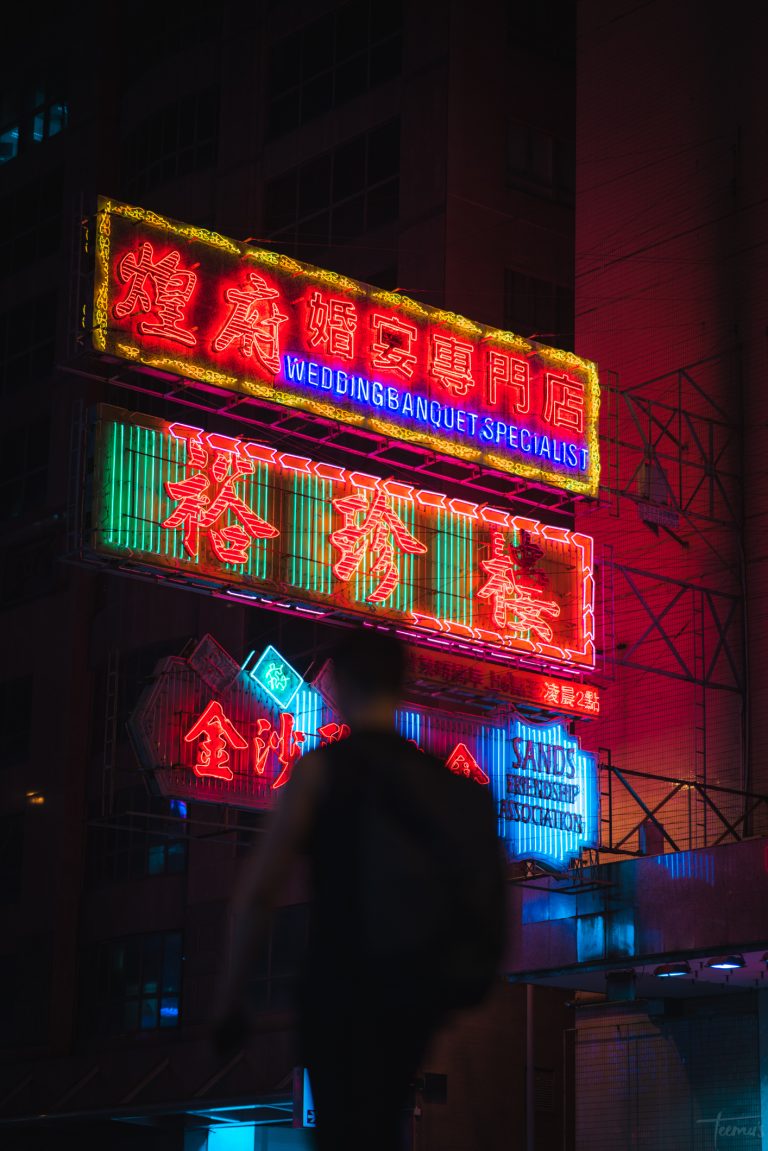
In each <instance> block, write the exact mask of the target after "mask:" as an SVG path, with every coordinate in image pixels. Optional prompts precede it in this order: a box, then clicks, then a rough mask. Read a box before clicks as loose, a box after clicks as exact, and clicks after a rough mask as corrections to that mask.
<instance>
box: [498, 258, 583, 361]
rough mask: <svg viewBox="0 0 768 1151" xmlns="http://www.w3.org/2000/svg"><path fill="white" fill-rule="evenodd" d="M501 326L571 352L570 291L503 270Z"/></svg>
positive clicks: (572, 311) (569, 289) (572, 331)
mask: <svg viewBox="0 0 768 1151" xmlns="http://www.w3.org/2000/svg"><path fill="white" fill-rule="evenodd" d="M504 326H505V328H508V329H509V330H510V331H513V332H517V333H518V334H519V335H521V336H526V337H529V338H535V339H537V340H539V341H540V342H541V343H543V344H553V345H555V346H556V347H558V348H564V349H565V350H572V349H573V334H574V298H573V289H572V288H566V287H563V285H562V284H555V283H552V282H551V281H550V280H539V279H537V278H536V277H535V276H527V275H525V274H524V273H522V272H515V271H512V270H511V269H509V268H507V270H506V271H505V273H504Z"/></svg>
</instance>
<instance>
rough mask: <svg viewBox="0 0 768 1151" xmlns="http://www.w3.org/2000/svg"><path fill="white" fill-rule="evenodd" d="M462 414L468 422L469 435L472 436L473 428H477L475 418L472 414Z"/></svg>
mask: <svg viewBox="0 0 768 1151" xmlns="http://www.w3.org/2000/svg"><path fill="white" fill-rule="evenodd" d="M464 414H465V415H466V417H467V421H468V422H469V434H470V435H471V436H473V435H474V434H475V428H476V427H477V416H476V415H475V413H474V412H465V413H464Z"/></svg>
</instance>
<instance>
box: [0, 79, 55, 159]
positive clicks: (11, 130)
mask: <svg viewBox="0 0 768 1151" xmlns="http://www.w3.org/2000/svg"><path fill="white" fill-rule="evenodd" d="M62 88H63V85H62V82H61V80H60V79H57V78H53V77H51V78H50V79H49V80H47V81H46V82H45V83H34V84H31V85H29V84H28V85H26V86H25V87H23V88H20V89H18V90H17V91H15V92H9V93H7V94H6V95H5V96H4V98H3V101H2V107H0V164H5V163H7V162H8V161H9V160H15V159H16V157H17V156H18V155H19V154H20V153H21V152H24V151H25V150H26V149H28V148H31V147H34V146H35V145H36V144H40V143H42V141H43V140H49V139H50V138H51V137H52V136H58V135H59V133H60V132H63V131H64V129H65V128H66V126H67V124H68V123H69V107H68V105H67V104H66V102H65V101H64V99H63V94H62Z"/></svg>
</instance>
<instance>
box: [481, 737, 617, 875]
mask: <svg viewBox="0 0 768 1151" xmlns="http://www.w3.org/2000/svg"><path fill="white" fill-rule="evenodd" d="M509 736H510V752H511V754H510V757H509V760H508V767H507V771H506V775H505V779H504V784H503V788H502V789H501V792H500V793H497V794H498V795H499V815H500V818H501V822H502V825H503V831H502V834H503V836H504V838H505V839H506V840H508V841H509V842H510V843H512V844H514V852H515V855H516V856H517V857H518V858H521V859H537V860H539V861H540V862H542V863H548V864H551V865H555V866H562V865H563V864H565V863H566V862H567V861H568V860H569V859H574V858H576V857H578V855H579V854H580V853H581V851H582V850H583V849H584V848H589V847H593V848H594V847H597V846H598V843H599V797H598V779H597V764H596V760H595V757H594V755H591V754H590V753H589V752H587V751H582V749H581V747H580V745H579V741H578V739H576V737H575V736H572V735H570V734H569V732H568V730H567V728H566V727H565V726H564V725H563V724H562V723H561V722H556V723H552V724H535V723H526V722H524V721H523V720H522V719H520V718H519V717H515V718H513V720H512V722H511V724H510V728H509Z"/></svg>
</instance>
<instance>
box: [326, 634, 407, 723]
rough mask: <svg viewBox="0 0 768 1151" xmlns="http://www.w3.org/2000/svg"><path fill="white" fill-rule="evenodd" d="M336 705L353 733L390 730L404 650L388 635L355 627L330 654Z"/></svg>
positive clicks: (398, 692) (393, 637) (399, 695)
mask: <svg viewBox="0 0 768 1151" xmlns="http://www.w3.org/2000/svg"><path fill="white" fill-rule="evenodd" d="M333 675H334V681H335V685H336V702H337V703H338V706H339V710H340V711H341V714H342V717H343V718H344V720H345V721H346V722H347V723H348V724H349V726H350V727H351V728H352V729H353V730H361V729H364V728H368V729H390V728H392V727H393V726H394V722H395V709H396V707H397V704H398V703H399V701H400V697H401V694H402V689H403V679H404V676H405V650H404V648H403V645H402V644H401V643H400V641H399V640H398V639H397V637H396V636H394V635H392V634H391V632H383V631H378V630H376V629H374V628H356V629H355V630H354V631H353V632H351V633H350V634H349V635H347V636H346V637H345V638H344V640H342V642H341V643H340V644H339V646H338V647H337V649H336V650H335V652H334V654H333Z"/></svg>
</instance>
